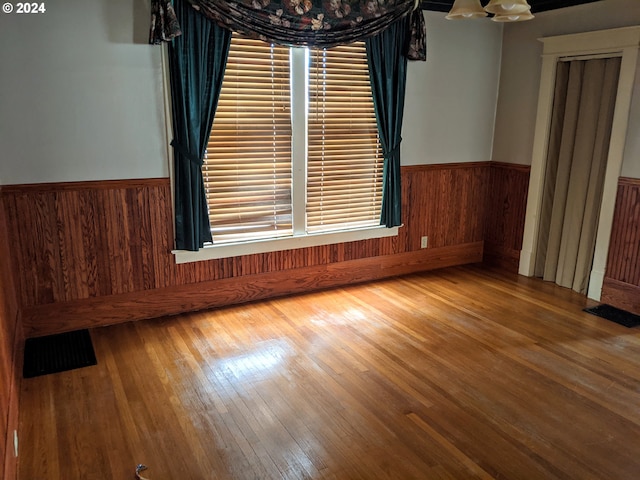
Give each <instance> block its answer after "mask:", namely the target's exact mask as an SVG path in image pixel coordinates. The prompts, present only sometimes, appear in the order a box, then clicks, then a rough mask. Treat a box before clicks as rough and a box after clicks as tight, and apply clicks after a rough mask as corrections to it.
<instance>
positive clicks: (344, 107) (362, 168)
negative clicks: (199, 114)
mask: <svg viewBox="0 0 640 480" xmlns="http://www.w3.org/2000/svg"><path fill="white" fill-rule="evenodd" d="M292 72H293V73H292ZM292 85H293V87H292ZM300 87H302V88H303V90H299V88H300ZM305 92H306V93H305ZM300 93H302V94H300ZM292 102H293V104H292ZM292 111H293V112H294V113H295V115H293V117H294V118H295V119H296V128H292V124H291V122H292V120H291V119H292V114H291V112H292ZM301 112H302V113H301ZM305 121H306V123H305ZM301 126H302V128H300V127H301ZM292 135H293V138H292ZM305 137H306V138H305ZM305 140H306V141H305ZM292 145H294V146H295V148H292ZM300 146H302V147H300ZM292 152H293V153H292ZM292 155H295V158H293V157H292ZM382 170H383V158H382V150H381V147H380V144H379V141H378V132H377V126H376V118H375V112H374V107H373V100H372V97H371V87H370V84H369V71H368V65H367V60H366V52H365V47H364V44H363V43H361V42H360V43H356V44H352V45H349V46H343V47H337V48H333V49H330V50H318V49H314V50H311V51H309V52H308V55H307V54H303V55H300V51H299V50H296V51H295V52H290V50H289V48H287V47H280V46H273V45H269V44H267V43H265V42H262V41H259V40H250V39H245V38H242V37H240V36H238V35H237V34H233V36H232V40H231V47H230V50H229V59H228V62H227V67H226V71H225V76H224V80H223V83H222V90H221V94H220V100H219V102H218V109H217V111H216V116H215V120H214V123H213V127H212V129H211V135H210V138H209V142H208V144H207V152H206V155H205V159H204V166H203V177H204V182H205V189H206V193H207V204H208V207H209V220H210V223H211V230H212V234H213V242H214V245H220V244H229V243H238V242H245V241H251V240H262V239H269V238H273V239H277V238H281V237H291V236H296V237H299V236H303V235H306V234H315V233H331V232H338V231H348V230H354V229H361V228H364V227H373V226H379V224H380V209H381V203H382ZM294 192H302V195H301V196H300V194H299V193H295V195H293V193H294ZM294 216H295V218H294ZM294 225H295V233H294Z"/></svg>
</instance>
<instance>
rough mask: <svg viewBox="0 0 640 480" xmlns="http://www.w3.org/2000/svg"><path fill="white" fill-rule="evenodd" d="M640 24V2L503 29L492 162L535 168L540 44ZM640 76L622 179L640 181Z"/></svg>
mask: <svg viewBox="0 0 640 480" xmlns="http://www.w3.org/2000/svg"><path fill="white" fill-rule="evenodd" d="M638 24H640V0H602V1H600V2H595V3H589V4H585V5H579V6H575V7H569V8H564V9H560V10H554V11H550V12H544V13H540V14H538V15H537V16H536V18H535V19H533V20H531V21H528V22H524V23H515V24H510V25H505V29H504V38H503V48H502V69H501V75H500V93H499V96H498V108H497V115H496V129H495V138H494V144H493V158H492V159H493V160H495V161H499V162H512V163H521V164H525V165H529V164H531V153H532V148H533V134H534V128H535V121H536V111H537V105H538V88H539V85H540V68H541V65H542V62H541V57H540V55H541V54H542V43H541V42H539V41H538V40H537V39H538V38H541V37H548V36H554V35H564V34H570V33H579V32H588V31H593V30H603V29H608V28H617V27H625V26H631V25H638ZM639 82H640V77H638V78H637V79H636V88H635V91H634V99H633V102H632V111H631V117H630V122H629V127H628V128H629V129H628V133H627V141H626V145H625V155H624V163H623V167H622V175H623V176H630V177H635V178H640V141H639V140H638V137H639V136H640V83H639Z"/></svg>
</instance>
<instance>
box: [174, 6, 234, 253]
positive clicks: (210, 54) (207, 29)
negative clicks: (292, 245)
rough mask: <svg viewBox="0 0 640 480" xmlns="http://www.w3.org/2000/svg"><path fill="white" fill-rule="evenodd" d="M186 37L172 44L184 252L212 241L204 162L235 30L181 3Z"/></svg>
mask: <svg viewBox="0 0 640 480" xmlns="http://www.w3.org/2000/svg"><path fill="white" fill-rule="evenodd" d="M174 6H175V14H176V16H177V19H178V20H179V21H180V25H181V26H182V34H181V35H179V36H176V37H175V38H174V39H173V41H172V42H171V43H170V45H169V70H170V76H171V101H172V111H173V141H172V142H171V145H172V146H173V149H174V182H175V183H174V188H175V195H174V196H175V237H176V248H177V249H179V250H192V251H195V250H198V249H199V248H201V247H202V246H203V245H204V243H205V242H211V241H212V238H211V229H210V226H209V216H208V211H207V200H206V196H205V190H204V182H203V179H202V168H201V167H202V159H203V157H204V153H205V148H206V145H207V140H208V138H209V133H210V131H211V125H212V124H213V118H214V115H215V110H216V107H217V104H218V98H219V96H220V89H221V86H222V79H223V76H224V70H225V66H226V63H227V57H228V54H229V45H230V43H231V31H229V30H227V29H225V28H221V27H219V26H218V25H216V24H215V23H213V22H211V21H209V20H208V19H207V18H205V17H203V16H202V15H200V14H199V13H198V12H196V11H195V10H194V9H193V8H192V7H191V5H190V4H189V3H188V2H187V1H186V0H175V2H174Z"/></svg>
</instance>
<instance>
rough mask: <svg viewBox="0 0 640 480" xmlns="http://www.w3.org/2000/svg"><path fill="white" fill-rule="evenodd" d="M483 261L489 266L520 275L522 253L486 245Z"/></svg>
mask: <svg viewBox="0 0 640 480" xmlns="http://www.w3.org/2000/svg"><path fill="white" fill-rule="evenodd" d="M482 261H483V262H484V263H485V264H487V265H491V266H495V267H500V268H503V269H504V270H506V271H508V272H511V273H518V267H519V265H520V251H519V250H514V249H512V248H507V247H504V246H496V245H490V244H488V243H485V247H484V256H483V259H482Z"/></svg>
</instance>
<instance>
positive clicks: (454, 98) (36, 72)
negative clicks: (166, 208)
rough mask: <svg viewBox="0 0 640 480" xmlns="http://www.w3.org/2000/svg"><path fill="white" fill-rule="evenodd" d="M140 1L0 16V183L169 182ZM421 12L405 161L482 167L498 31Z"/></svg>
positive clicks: (71, 2) (156, 78) (72, 0)
mask: <svg viewBox="0 0 640 480" xmlns="http://www.w3.org/2000/svg"><path fill="white" fill-rule="evenodd" d="M147 3H148V0H92V1H87V0H65V1H64V2H63V1H56V2H46V7H47V12H46V13H44V14H31V15H17V14H10V15H7V14H0V44H1V45H2V48H0V65H1V67H0V144H1V145H2V153H0V184H5V185H9V184H23V183H41V182H69V181H81V180H107V179H128V178H153V177H164V176H167V175H168V167H167V159H166V156H167V152H166V134H165V127H164V110H163V108H164V106H163V105H164V104H163V96H162V88H163V81H162V62H161V51H160V47H157V46H150V45H147V44H146V41H147V29H148V22H149V7H148V5H147ZM425 15H426V22H427V41H428V57H429V58H428V60H427V62H426V63H425V62H410V64H409V71H408V82H407V100H406V109H405V117H404V129H403V138H404V141H403V143H402V159H403V164H405V165H411V164H420V163H446V162H473V161H487V160H490V158H491V138H492V134H493V124H494V117H495V102H496V96H497V83H498V75H499V68H500V42H501V36H502V27H501V26H500V25H497V24H495V23H493V22H490V21H474V22H451V21H447V20H445V19H444V14H443V13H437V12H425Z"/></svg>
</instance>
